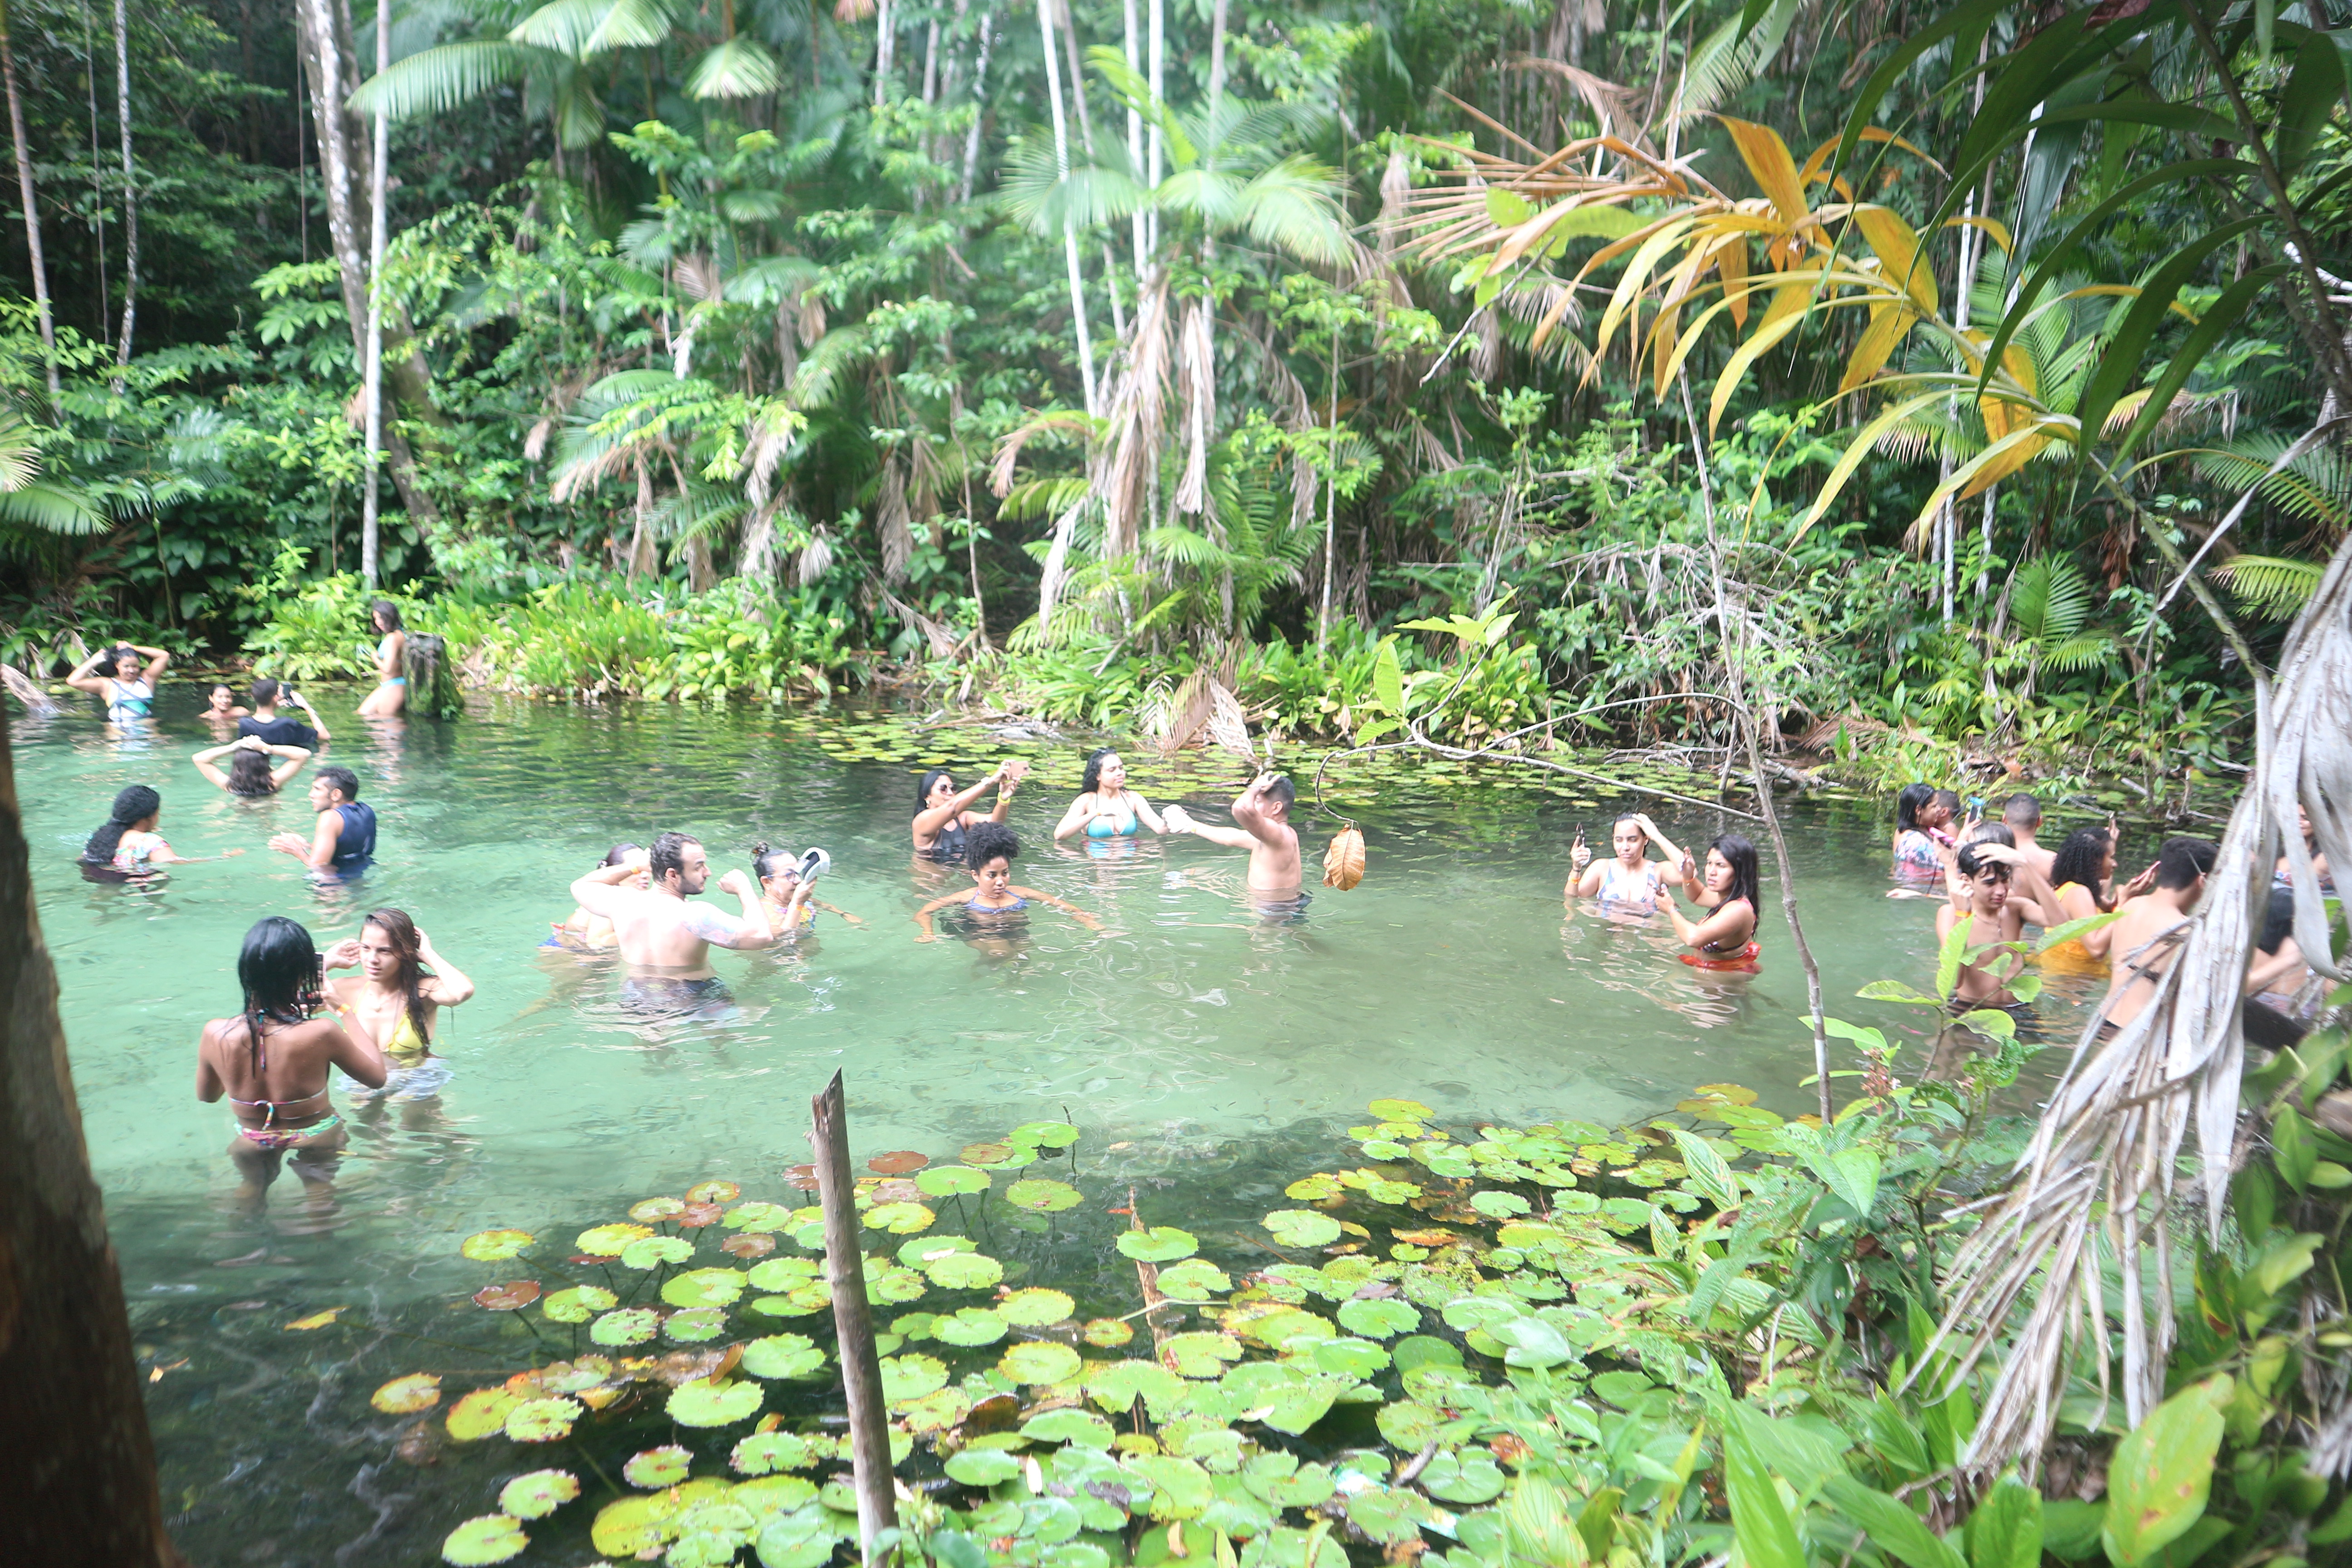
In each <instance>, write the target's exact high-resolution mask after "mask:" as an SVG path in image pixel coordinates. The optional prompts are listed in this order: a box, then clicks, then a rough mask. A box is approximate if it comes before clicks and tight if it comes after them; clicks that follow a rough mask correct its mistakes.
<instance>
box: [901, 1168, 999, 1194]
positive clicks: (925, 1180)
mask: <svg viewBox="0 0 2352 1568" xmlns="http://www.w3.org/2000/svg"><path fill="white" fill-rule="evenodd" d="M915 1186H916V1187H917V1189H918V1190H919V1191H921V1192H923V1193H926V1194H929V1195H930V1196H932V1197H935V1198H944V1197H952V1196H953V1195H954V1194H958V1193H984V1192H986V1191H988V1186H989V1175H988V1173H987V1172H986V1171H982V1170H979V1169H977V1168H975V1167H973V1166H971V1165H933V1166H932V1167H931V1168H930V1169H929V1170H928V1171H923V1172H919V1173H917V1175H916V1177H915Z"/></svg>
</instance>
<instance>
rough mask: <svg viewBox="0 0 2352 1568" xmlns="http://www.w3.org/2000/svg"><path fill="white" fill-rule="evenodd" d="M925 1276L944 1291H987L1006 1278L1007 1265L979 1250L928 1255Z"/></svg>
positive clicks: (924, 1269)
mask: <svg viewBox="0 0 2352 1568" xmlns="http://www.w3.org/2000/svg"><path fill="white" fill-rule="evenodd" d="M923 1277H924V1278H925V1279H929V1281H930V1282H931V1283H932V1284H934V1285H937V1286H938V1287H940V1289H942V1290H984V1289H988V1288H989V1287H990V1286H992V1285H995V1284H997V1283H999V1282H1001V1281H1002V1280H1003V1278H1004V1265H1003V1264H1002V1263H999V1262H998V1261H997V1260H996V1259H995V1258H982V1257H981V1256H980V1255H979V1254H978V1253H975V1252H950V1253H947V1254H945V1255H944V1256H942V1257H938V1258H926V1259H925V1260H924V1263H923Z"/></svg>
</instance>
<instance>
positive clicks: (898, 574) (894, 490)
mask: <svg viewBox="0 0 2352 1568" xmlns="http://www.w3.org/2000/svg"><path fill="white" fill-rule="evenodd" d="M874 531H875V534H876V536H877V539H878V541H879V542H880V543H881V546H882V575H883V576H884V577H885V578H886V579H887V580H888V581H889V582H891V583H893V584H898V583H903V582H905V581H906V580H907V563H908V562H909V561H912V560H913V559H914V558H915V533H914V530H913V529H911V528H909V527H908V523H907V465H906V463H905V462H904V461H903V460H902V459H901V458H899V456H898V453H896V452H893V453H891V454H890V456H889V457H887V458H884V459H883V462H882V485H881V489H879V490H878V491H877V493H876V495H875V499H874Z"/></svg>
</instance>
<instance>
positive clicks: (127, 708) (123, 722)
mask: <svg viewBox="0 0 2352 1568" xmlns="http://www.w3.org/2000/svg"><path fill="white" fill-rule="evenodd" d="M142 659H144V660H145V661H146V662H145V664H144V665H143V666H142V664H141V662H140V661H141V660H142ZM171 662H172V656H171V655H170V654H168V653H165V652H164V651H163V649H162V648H160V647H138V646H137V645H136V644H132V643H122V644H119V645H117V646H116V647H105V648H100V649H99V650H98V651H97V652H96V653H94V654H91V655H90V656H89V658H86V659H83V660H82V661H81V662H80V663H79V664H78V665H76V666H74V668H73V672H72V673H71V674H69V675H68V676H67V677H66V684H67V685H68V686H70V687H72V688H73V689H75V690H76V691H87V692H89V694H90V695H91V696H93V697H103V698H104V699H106V721H107V722H108V723H110V724H112V725H114V726H115V727H116V728H118V729H128V728H131V727H133V726H136V725H139V724H142V723H144V722H145V721H146V720H147V717H148V715H149V714H151V713H152V712H153V711H154V709H155V683H156V682H157V681H158V680H161V679H163V667H164V666H166V665H168V664H170V663H171ZM100 669H103V670H104V671H105V672H106V673H105V674H103V675H101V674H100V673H98V672H99V671H100Z"/></svg>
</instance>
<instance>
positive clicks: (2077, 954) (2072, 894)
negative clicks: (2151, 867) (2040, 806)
mask: <svg viewBox="0 0 2352 1568" xmlns="http://www.w3.org/2000/svg"><path fill="white" fill-rule="evenodd" d="M2050 875H2051V879H2052V880H2053V882H2054V883H2055V884H2056V886H2054V887H2053V888H2052V889H2051V890H2050V892H2051V898H2052V900H2053V902H2054V906H2055V907H2054V908H2053V909H2052V910H2051V913H2052V914H2053V916H2055V917H2056V919H2057V921H2058V923H2059V924H2061V925H2064V924H2067V923H2069V922H2071V921H2086V920H2090V919H2091V918H2093V917H2094V916H2096V915H2104V914H2108V913H2111V912H2113V910H2114V909H2115V906H2116V895H2114V894H2111V893H2110V892H2109V891H2108V889H2109V888H2110V887H2111V886H2112V885H2113V883H2114V881H2115V876H2116V836H2115V832H2114V830H2113V829H2112V828H2107V827H2078V828H2076V829H2074V832H2072V833H2070V834H2068V835H2066V837H2065V838H2064V840H2063V842H2061V843H2060V844H2059V846H2058V852H2057V854H2056V855H2055V856H2053V858H2052V860H2051V868H2050ZM2155 882H2156V879H2155V878H2154V877H2153V876H2152V875H2150V874H2149V873H2147V872H2142V873H2141V874H2140V880H2138V881H2137V882H2135V883H2133V884H2132V885H2130V886H2128V887H2126V888H2125V889H2123V893H2122V896H2123V897H2125V898H2136V897H2137V896H2138V895H2139V894H2141V893H2144V892H2146V891H2147V889H2149V888H2150V887H2152V886H2154V885H2155ZM2039 957H2040V959H2041V961H2042V968H2044V969H2046V970H2048V971H2050V972H2051V973H2053V974H2089V975H2097V976H2099V977H2100V978H2102V979H2104V978H2105V976H2106V973H2107V955H2106V952H2105V945H2104V944H2102V946H2101V950H2100V951H2099V952H2092V951H2091V949H2090V946H2089V944H2088V942H2087V941H2086V940H2085V938H2084V937H2081V936H2070V937H2068V938H2067V939H2066V940H2065V941H2064V942H2056V943H2053V945H2051V946H2049V947H2046V948H2043V949H2042V952H2041V953H2040V954H2039Z"/></svg>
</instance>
